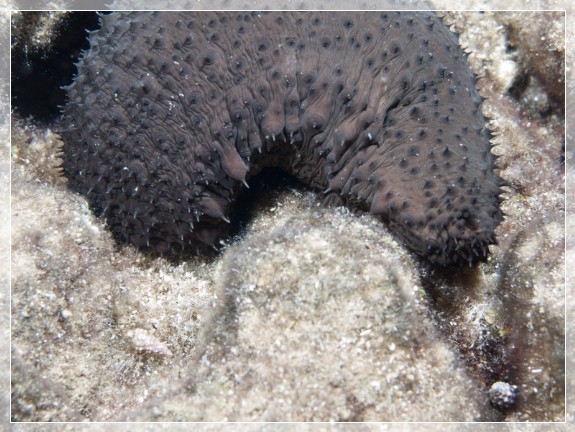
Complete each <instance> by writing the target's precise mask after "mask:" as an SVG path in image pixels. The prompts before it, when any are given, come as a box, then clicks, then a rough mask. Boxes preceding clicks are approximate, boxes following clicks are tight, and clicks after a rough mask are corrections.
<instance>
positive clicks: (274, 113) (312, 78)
mask: <svg viewBox="0 0 575 432" xmlns="http://www.w3.org/2000/svg"><path fill="white" fill-rule="evenodd" d="M90 43H91V48H90V50H89V51H87V52H85V53H84V55H83V58H82V59H81V60H80V62H79V64H78V75H77V77H76V78H75V80H74V82H73V84H72V85H71V86H70V87H69V88H68V99H69V102H68V103H67V105H66V106H65V108H64V117H63V118H64V125H65V126H64V132H63V134H62V135H63V139H64V142H65V145H64V152H65V162H64V170H65V172H66V175H67V177H68V178H69V185H70V187H71V188H72V189H74V190H76V191H78V192H80V193H82V194H84V195H86V196H87V197H88V199H89V202H90V204H91V206H92V208H94V209H95V210H96V211H97V213H98V214H101V215H103V216H104V217H105V218H106V220H107V223H108V225H109V227H110V229H111V230H112V232H113V233H114V234H115V236H116V238H117V239H119V240H121V241H128V242H131V243H133V244H134V245H136V246H137V247H138V248H142V249H152V250H154V251H156V252H158V253H161V254H179V253H181V252H186V251H192V252H193V251H196V250H197V249H198V248H201V247H203V246H206V245H207V246H211V245H213V244H214V243H215V242H216V241H217V240H218V239H219V238H221V237H222V236H224V235H226V229H227V219H228V215H229V211H230V207H231V206H232V205H233V204H234V202H235V200H236V198H237V196H238V194H239V192H240V191H241V189H242V188H243V187H245V185H246V184H248V183H249V179H250V178H251V177H252V176H253V175H254V174H256V173H257V172H259V171H260V170H261V169H262V168H263V167H265V166H278V167H280V168H282V169H284V170H286V171H288V172H290V173H292V174H294V175H295V176H296V177H298V178H299V179H300V180H302V181H304V182H307V183H309V184H310V185H312V186H314V187H316V188H319V189H321V190H323V191H325V193H326V194H336V195H338V196H339V197H341V198H342V199H343V200H344V202H346V203H347V204H348V205H351V206H354V207H357V208H360V209H365V210H367V211H370V212H371V213H373V214H375V215H378V216H380V217H381V218H382V219H383V220H384V221H386V222H387V223H388V224H389V226H390V228H391V229H392V230H393V231H394V232H395V233H396V234H397V235H398V236H400V237H401V238H402V239H403V240H404V241H405V243H406V244H407V246H409V247H410V248H411V249H412V250H414V251H415V252H416V253H418V254H420V255H423V256H425V257H427V258H428V259H429V261H431V262H433V263H438V264H441V265H451V264H467V263H473V262H475V261H476V260H478V259H483V258H485V256H486V254H487V245H489V244H492V243H494V242H495V236H494V230H495V228H496V226H497V225H498V223H499V222H500V221H501V219H502V215H501V211H500V210H499V202H500V198H499V194H500V192H501V191H500V186H501V184H502V181H501V179H500V178H499V177H498V176H497V175H496V174H495V173H494V165H495V158H494V156H493V155H492V154H491V144H490V142H489V139H490V132H489V130H488V129H487V127H486V124H485V118H484V117H483V115H482V113H481V102H482V99H481V97H480V96H479V95H478V92H477V90H476V87H475V78H474V76H473V74H472V72H471V71H470V69H469V67H468V66H467V63H466V55H465V53H464V52H463V51H462V50H461V48H460V47H459V45H458V40H457V36H456V35H455V34H454V33H452V32H451V31H450V30H449V29H448V28H447V27H446V26H445V25H444V24H443V22H442V21H441V20H440V19H439V18H437V17H436V16H434V15H432V14H424V13H399V12H377V13H376V12H368V13H354V12H345V13H342V12H327V13H326V12H317V13H316V12H314V13H309V12H299V13H298V12H295V13H291V12H277V13H276V12H273V13H268V14H259V13H244V12H224V13H205V12H197V13H192V12H185V13H171V12H156V13H131V14H116V13H114V14H111V15H105V16H103V17H102V26H101V29H100V30H98V31H96V32H94V33H92V34H91V35H90Z"/></svg>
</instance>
